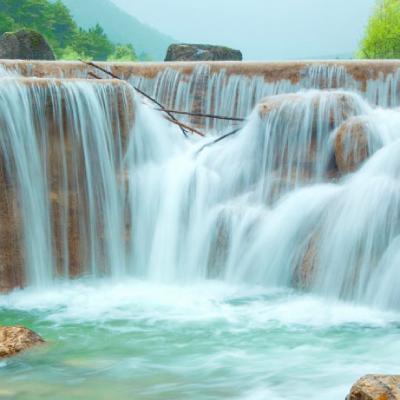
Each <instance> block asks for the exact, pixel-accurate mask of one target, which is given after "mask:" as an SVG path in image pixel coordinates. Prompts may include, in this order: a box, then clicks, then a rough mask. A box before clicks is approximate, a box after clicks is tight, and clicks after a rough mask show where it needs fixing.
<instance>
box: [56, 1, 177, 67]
mask: <svg viewBox="0 0 400 400" xmlns="http://www.w3.org/2000/svg"><path fill="white" fill-rule="evenodd" d="M62 1H63V3H64V4H65V5H66V6H68V7H69V9H70V10H71V12H72V15H73V16H74V19H75V20H76V22H77V23H78V25H79V26H82V27H83V28H86V29H87V28H89V27H91V26H94V25H96V24H97V23H98V24H100V25H101V26H102V28H103V29H104V31H105V33H106V34H107V36H108V37H109V38H110V40H111V41H112V42H114V43H130V44H132V45H133V47H134V48H135V50H136V53H137V54H138V55H139V56H141V58H143V54H142V53H146V54H148V55H149V57H150V58H152V59H154V60H163V59H164V57H165V53H166V51H167V47H168V46H169V45H170V44H171V43H172V42H174V39H173V38H171V37H168V36H166V35H164V34H162V33H160V32H158V31H157V30H155V29H153V28H151V27H150V26H148V25H146V24H143V23H141V22H140V21H139V20H138V19H136V18H135V17H133V16H131V15H129V14H127V13H126V12H125V11H123V10H121V9H120V8H119V7H117V6H116V5H115V4H114V3H112V1H111V0H62Z"/></svg>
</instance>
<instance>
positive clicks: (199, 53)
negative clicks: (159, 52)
mask: <svg viewBox="0 0 400 400" xmlns="http://www.w3.org/2000/svg"><path fill="white" fill-rule="evenodd" d="M242 60H243V56H242V53H241V52H240V51H239V50H234V49H231V48H229V47H224V46H211V45H207V44H171V46H169V48H168V50H167V55H166V57H165V61H242Z"/></svg>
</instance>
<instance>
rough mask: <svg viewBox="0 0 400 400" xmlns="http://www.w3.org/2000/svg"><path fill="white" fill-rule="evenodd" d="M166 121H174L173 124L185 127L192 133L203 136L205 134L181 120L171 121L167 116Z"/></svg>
mask: <svg viewBox="0 0 400 400" xmlns="http://www.w3.org/2000/svg"><path fill="white" fill-rule="evenodd" d="M167 121H170V122H172V123H174V124H175V125H178V126H180V127H181V128H183V129H187V130H189V131H192V132H193V133H196V134H197V135H199V136H203V137H204V136H205V135H204V133H202V132H200V131H198V130H197V129H195V128H193V127H192V126H189V125H186V124H184V123H183V122H180V121H173V120H172V119H171V118H167Z"/></svg>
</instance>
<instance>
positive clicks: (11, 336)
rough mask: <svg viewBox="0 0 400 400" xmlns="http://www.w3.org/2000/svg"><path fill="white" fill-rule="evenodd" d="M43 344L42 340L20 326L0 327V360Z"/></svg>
mask: <svg viewBox="0 0 400 400" xmlns="http://www.w3.org/2000/svg"><path fill="white" fill-rule="evenodd" d="M43 343H44V340H43V339H42V338H41V337H40V336H39V335H38V334H36V333H35V332H33V331H31V330H30V329H28V328H24V327H22V326H16V327H14V326H3V327H0V358H5V357H11V356H14V355H16V354H18V353H20V352H21V351H25V350H28V349H30V348H32V347H34V346H37V345H40V344H43Z"/></svg>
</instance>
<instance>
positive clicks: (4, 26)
mask: <svg viewBox="0 0 400 400" xmlns="http://www.w3.org/2000/svg"><path fill="white" fill-rule="evenodd" d="M15 27H16V23H15V21H14V20H13V19H12V18H11V17H9V16H8V15H6V14H4V13H2V12H0V35H2V34H3V33H4V32H10V31H13V30H14V29H15Z"/></svg>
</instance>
